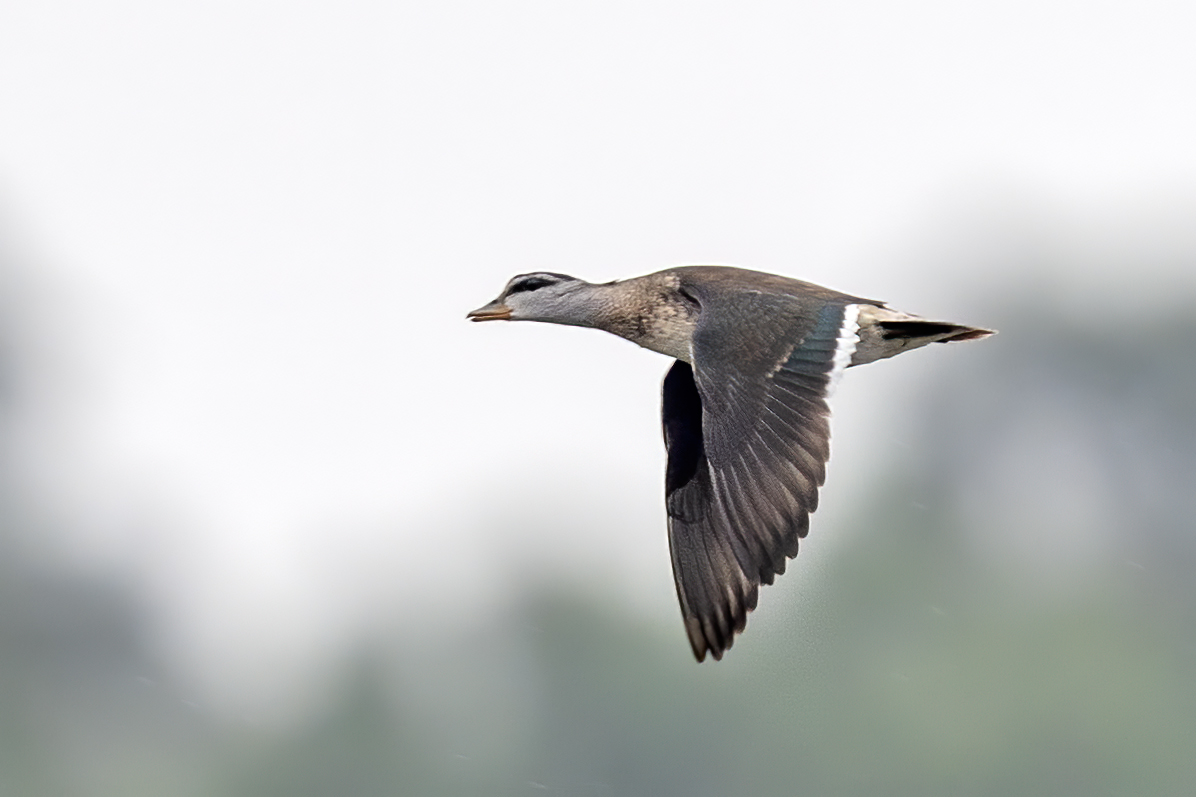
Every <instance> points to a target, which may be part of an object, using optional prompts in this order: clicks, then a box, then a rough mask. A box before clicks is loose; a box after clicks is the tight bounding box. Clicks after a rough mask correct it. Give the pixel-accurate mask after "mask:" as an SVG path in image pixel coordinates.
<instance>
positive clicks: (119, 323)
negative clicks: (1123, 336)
mask: <svg viewBox="0 0 1196 797" xmlns="http://www.w3.org/2000/svg"><path fill="white" fill-rule="evenodd" d="M1194 24H1196V12H1193V11H1192V9H1191V7H1190V6H1189V4H1184V3H1162V2H1153V3H1152V2H1134V3H1129V2H1115V3H1104V4H1092V3H1080V2H1050V1H1049V0H1048V1H1047V2H1043V0H1036V1H1035V2H1001V3H967V4H958V3H943V2H914V3H901V4H893V3H882V2H836V3H808V4H800V3H796V4H795V3H734V4H732V3H725V4H722V3H680V2H636V3H609V2H608V3H600V4H599V3H554V2H511V3H489V2H437V3H430V2H426V3H401V2H400V3H380V2H355V3H345V2H338V3H330V2H299V3H271V2H260V1H259V0H241V1H240V2H237V3H163V2H133V1H130V2H98V3H97V2H46V1H45V0H39V2H26V1H23V0H12V1H10V2H8V3H5V4H4V6H3V7H2V8H0V119H2V120H3V121H2V122H0V204H2V205H3V207H4V214H5V217H4V218H0V223H3V225H4V226H5V227H6V228H7V229H8V230H9V232H10V234H11V236H12V238H11V239H10V242H9V244H8V247H9V255H10V257H12V258H13V259H15V261H16V262H17V265H18V270H20V269H21V268H24V269H25V273H24V274H23V275H21V276H20V279H19V280H18V281H19V282H22V283H28V284H30V285H32V286H34V290H33V293H31V294H30V297H37V298H36V299H35V298H30V300H29V302H30V305H29V307H30V323H31V324H32V325H33V326H34V328H37V329H40V330H41V333H40V334H42V335H43V336H44V338H45V339H46V340H50V341H52V343H49V344H45V345H46V346H47V351H48V352H49V353H48V354H47V355H46V361H45V363H43V364H42V365H43V370H45V371H46V373H47V374H49V375H48V376H47V377H46V381H45V382H44V383H43V386H44V390H45V401H44V402H39V403H38V404H37V406H34V407H31V408H29V409H28V410H27V414H28V424H27V430H28V435H27V436H28V441H29V442H28V449H29V453H28V457H27V463H26V468H27V470H28V474H29V475H28V478H29V479H30V483H31V485H33V486H35V487H36V488H37V489H40V490H41V491H43V493H44V495H45V496H46V500H47V502H48V503H50V504H52V505H53V506H54V507H55V508H56V511H59V512H60V513H61V514H62V517H63V518H64V519H65V521H66V523H65V524H64V525H65V526H66V527H68V528H69V529H71V530H72V531H71V534H72V536H71V537H70V538H69V539H66V540H60V541H57V542H55V543H52V544H51V545H50V547H51V548H54V549H56V550H58V552H59V553H60V554H62V555H63V556H65V557H66V558H68V559H70V560H72V561H74V562H76V563H77V564H79V565H80V566H86V567H92V566H102V567H109V566H116V567H120V568H129V569H130V571H131V572H134V573H138V574H139V576H138V578H140V579H142V580H143V582H144V584H143V586H144V589H145V590H146V591H147V594H148V595H150V596H152V598H153V599H154V605H156V606H159V607H161V612H162V618H161V623H162V628H163V631H162V634H163V636H162V638H163V648H164V650H165V651H166V655H169V656H172V657H176V658H178V659H179V660H180V661H184V662H190V663H192V666H194V669H195V671H196V673H198V675H197V678H199V679H200V680H204V679H207V680H208V681H210V685H211V686H212V691H213V693H219V692H220V690H221V689H223V688H225V686H227V684H229V683H233V682H241V681H243V682H245V683H250V684H253V689H255V690H260V688H262V685H263V684H264V683H267V682H271V681H272V679H273V680H277V674H278V672H279V667H280V666H281V663H283V662H292V663H293V662H295V661H300V662H302V661H313V662H320V661H321V656H322V655H324V654H322V653H321V651H325V650H329V649H335V647H336V645H335V642H336V641H337V640H340V639H343V638H344V637H346V636H347V635H349V634H351V633H352V632H353V630H354V629H355V628H356V627H358V626H359V625H360V624H361V623H363V622H368V620H365V619H362V618H363V617H368V616H369V614H370V611H369V610H367V609H368V608H369V607H375V608H376V607H377V606H386V607H391V608H390V609H388V611H397V612H403V611H407V608H405V607H408V606H410V604H411V603H412V602H413V601H415V602H417V601H419V600H427V598H425V597H424V596H425V595H426V594H427V592H428V591H429V590H430V589H434V590H436V592H437V600H438V601H440V602H444V603H447V604H449V605H455V604H459V606H458V609H459V613H460V615H461V616H462V617H466V618H468V617H470V616H472V613H473V612H475V611H476V608H477V606H478V605H479V604H482V605H492V604H493V603H494V602H495V601H499V602H501V596H502V595H503V594H504V590H505V586H504V585H505V584H506V583H507V582H508V581H509V580H510V579H512V578H517V577H518V572H519V568H520V567H523V566H534V563H536V562H541V563H542V564H543V569H545V570H547V569H552V568H561V569H563V572H564V573H565V575H564V576H563V577H566V578H582V579H584V578H587V577H588V578H595V579H596V580H599V581H601V580H603V579H607V580H609V583H616V584H618V585H620V586H619V588H620V589H621V590H623V591H624V592H625V593H626V594H628V595H629V596H631V597H630V598H629V600H630V603H631V604H633V605H639V606H648V607H651V608H650V609H648V610H650V611H658V610H659V611H666V612H667V613H668V616H669V617H670V621H671V617H672V613H673V612H674V611H675V610H674V608H673V607H672V605H671V589H672V585H671V579H670V577H669V574H668V572H667V557H666V554H665V553H664V552H665V545H666V543H665V539H664V529H663V510H662V508H661V506H660V496H659V492H660V484H661V481H662V476H661V472H662V468H663V450H662V446H661V443H660V433H659V429H658V421H657V413H658V409H657V393H658V389H659V379H660V377H661V375H662V374H663V372H664V370H665V368H666V366H667V362H666V361H665V360H663V359H662V358H660V357H658V356H656V355H651V354H649V353H647V352H643V351H639V350H636V349H634V348H633V347H631V346H629V345H627V344H625V343H623V342H620V341H617V340H614V339H612V338H607V337H604V336H601V335H597V334H594V333H587V332H585V331H580V330H572V329H548V328H538V327H535V326H508V327H500V326H499V325H487V326H485V327H477V326H473V325H469V324H467V323H465V321H464V320H463V316H464V313H465V312H466V311H467V310H469V309H471V308H473V307H475V306H477V305H479V304H481V303H483V302H484V301H486V300H488V299H490V298H492V296H493V295H494V294H495V293H496V292H497V291H498V290H499V288H501V286H502V284H503V282H504V281H505V280H506V279H507V278H508V277H509V276H511V275H512V274H514V273H518V272H521V271H528V270H536V269H549V270H554V271H564V272H568V273H575V274H577V275H578V276H582V277H586V278H589V279H592V280H607V279H613V278H617V277H623V276H631V275H634V274H639V273H644V272H647V271H652V270H656V269H658V268H662V267H666V266H669V265H675V264H680V263H695V262H701V263H711V262H717V263H731V264H738V265H743V266H748V267H754V268H759V269H764V270H773V271H781V272H784V273H787V274H790V275H793V276H798V277H802V278H804V279H808V280H812V281H815V282H822V283H825V284H828V285H831V286H834V287H837V288H840V289H843V290H847V291H852V292H856V293H861V294H865V295H869V296H875V297H877V298H882V299H887V300H890V301H891V302H892V303H893V304H894V305H895V306H898V307H900V308H902V309H905V310H909V311H911V312H917V313H922V314H925V315H941V316H945V317H948V318H950V319H951V320H958V321H963V322H968V323H976V324H981V325H983V324H984V323H986V322H985V319H984V318H977V317H974V314H975V313H976V312H977V311H978V309H979V308H981V307H983V300H984V298H985V297H986V296H990V295H991V294H992V292H993V291H994V290H998V289H999V290H1005V289H1008V288H1009V287H1010V286H1011V285H1013V284H1015V283H1018V282H1039V283H1041V284H1043V285H1051V286H1053V287H1055V288H1059V287H1060V286H1063V288H1064V289H1066V288H1067V286H1069V285H1071V284H1073V283H1074V284H1082V287H1080V288H1077V290H1080V291H1083V292H1087V291H1091V292H1092V295H1099V296H1105V297H1112V296H1116V295H1118V294H1117V292H1118V291H1122V286H1123V284H1124V283H1125V281H1126V275H1123V274H1116V273H1106V272H1103V271H1101V269H1100V268H1099V267H1094V266H1093V265H1092V264H1093V263H1100V262H1103V261H1102V260H1101V257H1102V256H1103V255H1105V254H1107V252H1108V251H1109V250H1110V249H1113V250H1115V249H1116V248H1117V247H1118V246H1123V247H1134V246H1142V245H1143V242H1150V244H1151V245H1154V246H1157V247H1159V248H1161V249H1162V250H1167V249H1168V248H1169V247H1171V248H1176V249H1177V250H1179V249H1182V248H1183V247H1186V246H1188V245H1189V244H1190V243H1191V240H1192V239H1191V236H1192V226H1191V225H1190V224H1189V221H1190V220H1191V218H1192V215H1191V210H1192V209H1193V207H1194V204H1193V197H1194V196H1196V188H1194V187H1196V147H1193V145H1192V142H1193V141H1196V48H1193V47H1192V44H1191V42H1192V31H1193V26H1194ZM1044 231H1045V232H1044ZM1005 233H1008V234H1009V235H1011V236H1015V237H1016V236H1027V237H1031V238H1033V237H1034V235H1035V234H1038V233H1043V234H1046V235H1047V236H1048V237H1051V236H1053V238H1052V240H1054V239H1057V240H1058V241H1060V242H1062V243H1060V244H1059V245H1060V246H1064V247H1065V248H1069V251H1073V250H1074V251H1073V259H1074V260H1075V262H1076V266H1075V270H1074V271H1073V272H1068V273H1066V274H1053V275H1048V274H1035V273H1033V270H1032V267H1031V266H1027V267H1026V270H1025V271H1022V272H1020V273H1013V272H1010V271H1008V269H1007V267H1006V270H1004V271H1002V272H1000V273H998V272H996V271H993V270H991V269H988V268H986V267H985V266H986V264H987V263H989V262H992V261H989V260H986V259H985V253H986V252H988V251H989V250H992V249H1001V248H1002V247H1005V246H1007V245H1009V243H1008V241H1005V240H1002V235H1003V234H1005ZM1088 255H1091V257H1089V256H1088ZM1164 259H1165V258H1164ZM1134 277H1135V278H1137V279H1141V280H1144V281H1145V282H1146V283H1148V284H1150V285H1154V286H1159V285H1162V286H1172V285H1175V284H1183V285H1188V286H1190V284H1191V282H1190V278H1191V275H1190V274H1187V273H1185V272H1183V270H1182V268H1181V269H1178V270H1173V271H1169V272H1166V273H1157V274H1137V275H1134ZM14 279H16V278H15V277H14ZM1085 295H1087V294H1085ZM1073 309H1074V308H1073ZM969 314H973V315H969ZM943 354H944V353H943V352H937V351H936V352H935V355H938V356H940V357H941V356H943ZM911 359H913V358H911ZM902 365H903V368H902V369H897V368H893V369H885V370H884V371H883V372H878V373H876V374H870V375H868V376H866V377H864V376H862V375H859V374H854V373H853V374H852V375H850V376H851V377H852V378H849V379H847V380H845V384H844V388H843V390H842V394H841V395H840V397H839V399H840V402H839V407H838V410H839V416H840V418H841V417H842V416H843V415H845V414H848V413H850V414H851V415H852V416H854V417H853V418H852V423H853V424H857V426H855V429H854V430H851V429H849V428H845V427H846V424H843V423H841V422H840V423H839V425H837V426H836V443H837V447H836V457H835V462H834V463H833V465H832V471H831V474H832V475H831V479H832V481H831V483H830V485H829V486H828V498H827V500H826V501H825V503H824V507H826V508H825V509H824V510H823V512H820V514H819V517H818V519H817V521H816V526H817V524H818V523H825V522H826V519H825V518H826V513H833V512H835V511H836V510H835V509H834V508H833V507H834V502H833V500H832V497H833V496H836V495H837V496H839V497H841V498H842V499H844V500H846V499H847V498H848V497H849V496H850V494H851V490H852V489H857V488H855V487H851V486H849V485H847V484H846V483H844V484H841V485H839V486H836V483H835V474H836V473H837V470H836V468H835V467H834V466H835V465H838V464H839V463H840V462H842V461H844V460H846V461H847V462H850V463H852V465H851V467H853V468H856V469H859V470H860V471H861V472H862V471H866V469H867V468H868V467H870V463H869V462H868V461H865V460H867V459H868V458H867V457H865V456H864V455H863V453H862V452H863V451H864V444H863V443H862V442H856V441H863V440H865V439H866V437H865V435H866V433H868V432H869V431H871V430H875V429H879V428H883V422H884V421H885V419H888V418H891V416H892V413H893V412H894V410H891V409H886V408H882V407H879V406H876V405H875V404H876V403H875V402H871V401H870V399H869V388H868V386H870V385H875V386H877V387H880V386H881V385H884V386H885V389H886V390H887V391H889V392H890V394H897V395H900V393H901V391H902V390H904V389H908V388H907V387H906V386H908V384H910V380H917V379H919V378H923V377H925V376H927V375H929V374H930V373H931V369H932V368H933V367H935V366H933V365H932V364H930V363H928V362H926V361H923V362H922V363H918V362H912V363H905V362H903V363H902ZM853 382H856V386H855V387H852V386H851V384H852V383H853ZM885 413H889V415H886V414H885ZM890 433H892V434H897V432H895V431H892V430H890ZM853 451H855V452H859V453H856V454H853V453H852V452H853ZM840 467H844V466H842V465H840ZM832 517H833V514H832ZM574 524H581V525H583V526H585V527H586V528H592V529H593V533H592V534H579V533H577V530H576V528H575V527H574ZM500 529H501V530H502V533H501V534H499V533H498V531H497V530H500ZM511 529H525V531H523V532H519V534H520V535H522V537H521V538H520V539H516V540H512V539H511V538H510V535H511V534H514V533H515V532H512V531H511ZM512 551H515V553H514V555H513V556H506V554H510V553H511V552H512ZM504 556H506V558H504ZM496 559H497V560H501V561H508V560H512V561H514V562H515V563H516V564H515V565H512V566H511V567H512V572H513V573H514V574H515V575H512V574H511V573H505V574H504V571H503V568H502V567H501V566H498V565H495V564H494V562H495V561H496ZM520 562H523V563H524V564H519V563H520ZM527 562H531V563H532V564H526V563H527ZM578 562H582V563H585V565H584V566H580V565H577V564H576V563H578ZM570 563H574V564H570ZM595 573H599V574H600V575H599V576H595V575H594V574H595ZM661 596H665V599H664V600H661ZM418 606H419V604H418V603H416V608H417V609H418ZM660 607H663V609H661V608H660ZM416 613H418V612H416ZM292 666H295V665H292ZM238 679H241V681H238ZM283 680H285V679H283ZM230 688H231V687H230ZM280 688H281V687H280ZM250 691H253V690H250ZM234 702H235V701H234Z"/></svg>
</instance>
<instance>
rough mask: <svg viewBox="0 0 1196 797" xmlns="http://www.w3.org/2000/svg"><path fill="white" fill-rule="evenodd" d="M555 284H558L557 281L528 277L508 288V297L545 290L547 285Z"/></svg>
mask: <svg viewBox="0 0 1196 797" xmlns="http://www.w3.org/2000/svg"><path fill="white" fill-rule="evenodd" d="M555 283H556V280H553V279H549V278H548V277H527V278H525V279H521V280H519V282H516V283H515V284H513V285H512V286H511V287H510V288H508V289H507V295H508V296H510V295H511V294H512V293H524V292H525V291H534V290H538V289H540V288H543V287H545V286H547V285H553V284H555Z"/></svg>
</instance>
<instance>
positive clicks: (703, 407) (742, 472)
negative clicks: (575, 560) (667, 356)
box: [663, 294, 857, 661]
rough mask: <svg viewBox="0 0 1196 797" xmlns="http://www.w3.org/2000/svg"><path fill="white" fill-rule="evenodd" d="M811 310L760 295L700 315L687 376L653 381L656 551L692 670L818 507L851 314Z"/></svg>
mask: <svg viewBox="0 0 1196 797" xmlns="http://www.w3.org/2000/svg"><path fill="white" fill-rule="evenodd" d="M820 298H821V299H822V301H819V302H818V303H817V304H818V307H817V308H816V309H815V308H812V307H809V306H808V305H809V304H812V302H810V303H803V302H801V301H800V300H799V299H795V298H790V297H784V299H778V298H777V297H768V296H762V295H760V294H755V295H748V296H745V297H742V298H741V299H740V300H739V301H738V303H736V304H731V305H729V306H723V307H719V308H709V307H703V310H702V314H701V317H700V319H699V322H698V327H697V329H696V330H695V333H694V336H693V366H692V367H691V366H690V365H689V364H687V363H685V362H682V361H680V360H678V361H677V362H676V363H675V364H674V365H673V367H672V369H671V370H670V371H669V373H668V375H667V376H666V377H665V381H664V391H663V416H664V433H665V443H666V446H667V448H668V454H669V461H668V471H667V474H666V479H665V492H666V505H667V509H668V516H669V548H670V551H671V552H672V559H673V575H674V579H675V581H676V584H677V595H678V597H679V599H680V601H681V613H682V616H683V618H684V620H685V628H686V631H687V633H688V635H689V641H690V644H691V645H692V647H693V652H694V655H695V656H696V657H697V659H698V660H699V661H701V660H703V659H704V658H705V656H706V653H707V652H708V651H709V652H710V654H711V655H713V656H714V658H716V659H719V658H721V657H722V654H723V652H724V651H726V649H727V648H729V647H730V646H731V643H732V641H733V640H734V636H735V634H737V633H739V632H740V631H742V630H743V628H744V625H745V624H746V622H747V613H748V612H749V611H751V610H752V609H754V608H755V607H756V600H757V597H758V595H759V587H760V584H762V583H763V584H771V583H772V581H773V579H774V578H775V577H776V575H777V574H779V573H783V572H784V571H785V564H786V561H787V559H788V558H789V557H792V556H795V555H796V554H797V547H798V541H799V540H800V539H801V538H802V537H804V536H805V535H806V531H807V530H808V528H809V521H810V513H811V512H813V511H814V510H815V508H817V506H818V488H819V487H821V486H822V483H823V480H824V478H825V474H826V467H825V466H826V461H827V459H828V457H829V456H830V427H829V423H828V416H829V410H828V408H827V403H826V397H827V393H828V391H829V389H830V387H831V385H832V382H833V380H834V379H835V378H837V376H838V374H839V373H840V372H841V371H842V369H843V368H845V367H846V366H847V364H848V363H849V362H850V359H851V354H852V350H853V349H854V345H855V341H856V334H855V333H856V324H855V316H856V311H857V306H856V305H855V304H852V303H850V302H851V299H852V297H846V296H843V297H842V301H831V302H830V303H825V297H820ZM699 301H700V299H699ZM803 304H804V305H806V306H803ZM710 310H716V311H714V312H709V311H710ZM745 316H746V317H745Z"/></svg>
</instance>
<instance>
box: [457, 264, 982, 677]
mask: <svg viewBox="0 0 1196 797" xmlns="http://www.w3.org/2000/svg"><path fill="white" fill-rule="evenodd" d="M466 317H467V318H468V319H470V320H472V321H540V322H545V323H550V324H565V325H569V326H580V327H592V328H595V329H600V330H604V331H606V332H610V333H612V334H614V335H618V336H619V337H622V338H626V339H627V340H630V341H632V342H633V343H637V344H639V345H640V346H643V347H644V348H646V349H649V350H651V351H655V352H659V353H661V354H664V355H666V356H668V357H672V358H673V359H674V360H675V362H674V363H673V365H672V366H671V367H670V368H669V370H668V372H667V374H666V375H665V378H664V383H663V388H662V391H661V393H662V401H661V405H662V406H661V415H662V421H663V427H664V442H665V448H666V451H667V455H668V456H667V464H666V468H665V508H666V512H667V517H668V537H669V551H670V557H671V559H672V566H673V580H674V583H675V585H676V588H677V597H678V600H679V602H680V605H681V615H682V619H683V621H684V625H685V631H686V634H687V636H688V638H689V643H690V646H691V648H692V650H693V655H694V657H695V658H696V659H697V660H698V661H699V662H701V661H703V660H704V659H705V658H706V655H707V653H709V654H710V655H711V656H712V657H713V658H714V659H716V660H718V659H721V658H722V657H723V654H724V653H725V652H726V651H727V649H728V648H730V647H731V645H732V643H733V642H734V640H735V637H736V635H737V634H739V633H740V632H742V631H743V630H744V628H745V626H746V624H747V615H748V613H749V612H750V611H752V610H753V609H754V608H756V604H757V600H758V598H759V592H760V587H761V585H764V584H771V583H773V580H774V579H775V578H776V576H778V575H780V574H782V573H784V572H785V567H786V563H787V561H788V560H789V559H790V558H792V557H794V556H796V555H797V550H798V543H799V541H800V540H801V539H802V538H804V537H805V536H806V532H807V531H808V530H809V526H810V513H812V512H813V511H814V510H815V509H817V507H818V490H819V488H820V487H821V486H822V485H823V483H824V481H825V478H826V463H827V460H828V459H829V457H830V424H829V416H830V410H829V407H828V404H827V399H828V397H829V396H830V394H831V392H832V391H833V390H834V387H835V385H836V383H837V382H838V380H839V378H840V377H841V376H842V374H843V372H844V370H846V369H847V368H848V367H850V366H855V365H863V364H865V363H870V362H874V361H876V360H881V359H884V358H887V357H892V356H894V355H897V354H901V353H902V352H905V351H909V350H911V349H916V348H919V347H921V346H925V345H927V344H930V343H952V342H959V341H968V340H978V339H981V338H986V337H988V336H989V335H992V334H994V332H993V330H988V329H981V328H979V327H970V326H963V325H961V324H954V323H947V322H940V321H927V320H925V319H923V318H920V317H918V316H914V315H909V314H907V313H902V312H898V311H896V310H892V309H890V308H888V307H887V306H886V305H885V303H884V302H879V301H875V300H871V299H864V298H861V297H859V296H852V295H849V294H846V293H840V292H838V291H835V290H832V289H830V288H824V287H821V286H819V285H815V284H813V283H809V282H803V281H801V280H797V279H792V278H790V277H785V276H780V275H777V274H768V273H764V272H760V271H751V270H748V269H743V268H736V267H732V266H679V267H675V268H669V269H665V270H663V271H658V272H655V273H653V274H647V275H645V276H642V277H634V278H630V279H625V280H616V281H614V282H606V283H590V282H586V281H585V280H581V279H578V278H576V277H571V276H569V275H567V274H558V273H554V272H547V271H541V272H534V273H529V274H520V275H518V276H515V277H513V278H512V279H511V280H510V281H509V282H508V283H507V284H506V287H504V288H503V290H502V293H500V294H499V295H498V298H496V299H494V301H492V302H490V303H488V304H486V305H484V306H482V307H479V308H478V309H476V310H473V311H472V312H470V313H468V314H467V316H466Z"/></svg>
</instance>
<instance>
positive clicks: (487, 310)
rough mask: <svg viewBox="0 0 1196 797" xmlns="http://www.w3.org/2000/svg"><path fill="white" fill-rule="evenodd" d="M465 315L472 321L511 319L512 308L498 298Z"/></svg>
mask: <svg viewBox="0 0 1196 797" xmlns="http://www.w3.org/2000/svg"><path fill="white" fill-rule="evenodd" d="M465 317H466V318H468V319H469V320H470V321H510V320H511V308H510V307H507V306H506V305H505V304H503V303H502V302H500V301H497V300H496V301H493V302H491V303H490V304H488V305H486V306H484V307H479V308H478V309H477V310H474V311H473V312H471V313H469V314H468V315H466V316H465Z"/></svg>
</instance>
